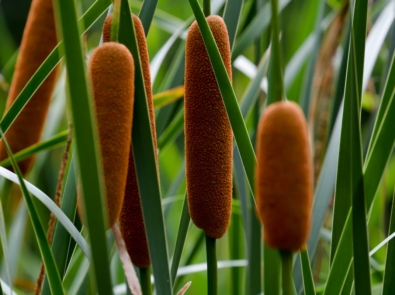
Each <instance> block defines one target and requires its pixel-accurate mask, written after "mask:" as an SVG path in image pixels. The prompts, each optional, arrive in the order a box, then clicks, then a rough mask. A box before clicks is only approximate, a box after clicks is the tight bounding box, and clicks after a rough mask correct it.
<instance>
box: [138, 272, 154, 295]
mask: <svg viewBox="0 0 395 295" xmlns="http://www.w3.org/2000/svg"><path fill="white" fill-rule="evenodd" d="M139 270H140V285H141V291H142V292H143V295H151V294H152V290H151V275H150V271H149V267H147V268H139Z"/></svg>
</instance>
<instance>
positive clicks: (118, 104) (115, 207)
mask: <svg viewBox="0 0 395 295" xmlns="http://www.w3.org/2000/svg"><path fill="white" fill-rule="evenodd" d="M89 74H90V77H91V80H92V86H93V94H94V102H95V112H96V120H97V127H98V131H99V142H100V151H101V158H102V166H103V176H104V182H105V189H106V195H107V208H108V216H109V220H108V221H109V227H112V226H113V225H114V224H115V222H116V221H117V219H118V216H119V214H120V212H121V208H122V203H123V199H124V188H125V185H126V174H127V171H128V159H129V150H130V139H131V131H132V130H131V128H132V116H133V102H134V62H133V57H132V55H131V53H130V52H129V50H128V49H127V48H126V47H125V46H124V45H122V44H119V43H114V42H108V43H104V44H103V45H101V46H100V47H98V48H96V49H95V50H94V52H93V54H92V58H91V61H90V66H89ZM79 203H80V202H79ZM80 211H81V210H80Z"/></svg>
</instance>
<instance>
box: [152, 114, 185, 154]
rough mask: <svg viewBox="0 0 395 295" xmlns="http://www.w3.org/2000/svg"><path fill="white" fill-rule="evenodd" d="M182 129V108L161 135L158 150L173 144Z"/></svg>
mask: <svg viewBox="0 0 395 295" xmlns="http://www.w3.org/2000/svg"><path fill="white" fill-rule="evenodd" d="M183 129H184V108H182V109H181V110H180V111H179V112H178V113H177V115H176V116H175V117H174V119H173V120H172V121H171V123H170V125H169V126H168V127H167V128H166V130H165V131H164V132H163V133H162V135H161V136H160V137H159V139H158V149H159V150H162V149H163V148H165V147H166V145H167V144H168V143H171V142H173V140H174V139H175V138H176V137H177V136H178V135H179V134H180V133H181V131H182V130H183Z"/></svg>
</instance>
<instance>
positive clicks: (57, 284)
mask: <svg viewBox="0 0 395 295" xmlns="http://www.w3.org/2000/svg"><path fill="white" fill-rule="evenodd" d="M0 134H1V137H2V139H3V142H4V147H5V148H6V150H7V154H8V156H9V157H10V159H11V164H12V167H13V169H14V171H16V175H17V176H18V180H19V183H20V184H21V191H22V194H23V197H24V200H25V202H26V206H27V208H28V212H29V216H30V220H31V222H32V225H33V230H34V233H35V237H36V239H37V243H38V246H39V249H40V253H41V257H42V259H43V262H44V265H45V269H46V270H47V273H48V281H49V286H50V288H51V291H52V293H53V294H64V291H63V287H62V282H61V280H60V277H59V272H58V269H57V267H56V264H55V261H54V258H53V256H52V252H51V249H50V248H49V244H48V241H47V237H46V234H45V232H44V229H43V227H42V225H41V223H40V218H39V216H38V214H37V211H36V208H35V206H34V204H33V200H32V198H31V196H30V194H29V192H28V190H27V188H26V185H25V182H24V180H23V178H22V174H21V171H20V170H19V167H18V164H17V163H16V162H15V160H14V158H13V156H12V152H11V149H10V147H9V145H8V142H7V140H6V138H4V133H3V131H2V130H1V128H0Z"/></svg>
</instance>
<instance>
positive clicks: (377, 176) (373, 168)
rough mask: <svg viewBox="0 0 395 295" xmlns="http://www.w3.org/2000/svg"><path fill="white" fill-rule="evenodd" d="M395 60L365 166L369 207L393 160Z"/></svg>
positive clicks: (394, 139) (394, 137)
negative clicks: (389, 163) (387, 167)
mask: <svg viewBox="0 0 395 295" xmlns="http://www.w3.org/2000/svg"><path fill="white" fill-rule="evenodd" d="M394 60H395V54H394V55H393V57H392V62H391V67H390V70H389V72H388V77H387V82H386V85H385V88H384V92H383V97H382V100H381V104H380V107H379V111H378V114H377V118H376V122H375V125H374V129H373V134H372V138H371V141H370V144H369V149H368V150H369V151H368V156H367V158H366V160H365V165H364V175H365V179H366V180H365V193H366V202H367V205H368V206H369V207H370V205H371V204H372V202H373V200H374V196H375V194H376V191H377V189H378V187H379V183H380V180H381V178H382V176H383V174H384V169H385V167H386V165H387V163H388V161H389V159H390V158H391V155H392V151H393V149H394V146H395V134H394V132H393V130H394V129H393V128H394V126H393V123H392V121H393V118H394V116H395V93H394V91H393V85H394V83H395V65H394ZM369 207H368V208H369Z"/></svg>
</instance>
